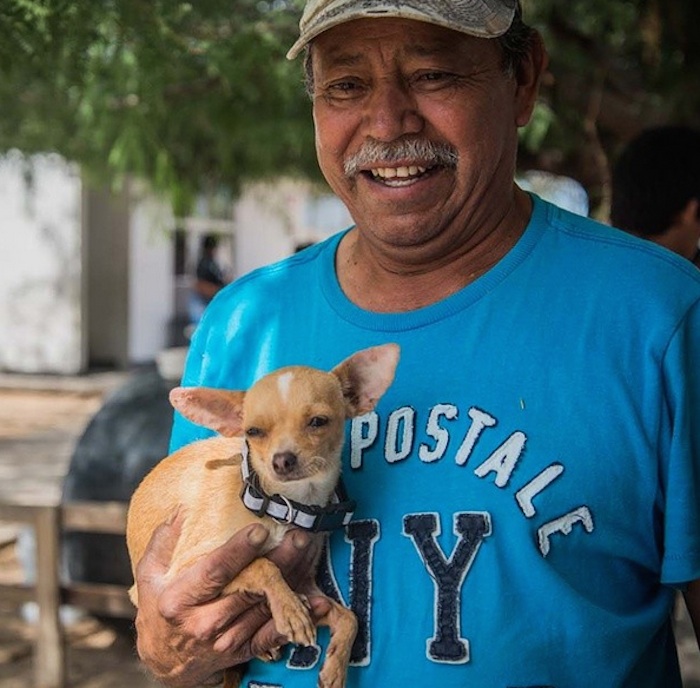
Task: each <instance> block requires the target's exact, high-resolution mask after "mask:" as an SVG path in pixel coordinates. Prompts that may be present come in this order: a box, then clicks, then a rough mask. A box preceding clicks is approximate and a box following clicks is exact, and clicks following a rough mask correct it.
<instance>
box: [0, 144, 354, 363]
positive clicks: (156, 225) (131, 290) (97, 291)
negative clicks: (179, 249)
mask: <svg viewBox="0 0 700 688" xmlns="http://www.w3.org/2000/svg"><path fill="white" fill-rule="evenodd" d="M206 210H207V209H206V208H205V209H204V210H203V211H202V209H198V212H199V214H198V215H197V216H196V217H193V218H184V219H183V220H180V221H178V223H177V226H179V227H181V228H183V230H184V231H185V250H186V254H187V255H186V258H187V259H186V261H185V264H186V272H187V273H188V274H177V272H178V271H177V270H176V266H175V263H176V259H175V227H176V222H175V220H174V218H173V217H172V214H171V213H170V211H169V210H168V206H167V204H166V203H164V202H163V201H161V200H158V199H155V198H154V197H153V196H151V195H149V194H148V193H146V192H145V191H144V190H143V189H142V188H139V187H136V186H134V185H132V186H130V187H127V188H125V189H124V190H123V191H122V192H120V193H115V192H109V191H106V190H95V189H92V188H88V187H87V186H85V185H84V184H83V183H82V182H81V178H80V172H79V169H78V168H77V167H76V166H74V165H71V164H69V163H67V162H66V161H65V160H63V159H62V158H60V157H58V156H52V155H40V156H31V157H24V156H22V155H21V154H19V153H17V154H10V155H8V156H5V157H3V158H0V371H2V370H5V371H10V372H26V373H58V374H76V373H79V372H83V371H85V370H87V369H94V368H96V367H109V368H120V369H124V368H128V367H130V366H132V365H134V364H142V363H150V362H151V361H154V360H156V359H157V358H158V355H159V353H160V352H162V351H163V350H164V349H166V348H168V347H170V346H172V345H176V346H182V345H183V344H186V340H185V341H184V342H183V337H182V333H183V332H185V331H186V325H187V313H186V312H183V310H184V309H185V308H184V307H185V305H186V302H187V298H186V296H187V295H186V291H187V289H188V288H189V283H190V281H191V275H192V273H193V271H194V266H195V265H196V257H197V253H198V247H199V241H200V239H201V237H202V235H203V234H205V233H208V232H211V231H213V232H216V233H217V234H218V235H219V236H220V237H221V240H222V241H221V244H220V249H221V250H220V253H219V258H220V259H221V261H222V263H223V264H224V267H225V268H226V269H227V272H228V273H229V275H230V276H231V278H236V277H239V276H241V275H243V274H246V273H247V272H250V271H251V270H253V269H255V268H257V267H260V266H262V265H265V264H268V263H272V262H274V261H277V260H280V259H281V258H284V257H285V256H288V255H290V254H291V253H293V252H294V250H295V249H296V247H297V246H298V245H299V244H301V243H307V242H314V241H319V240H321V239H324V238H325V237H326V236H328V235H330V234H331V233H333V232H336V231H338V230H340V229H342V228H343V227H345V226H347V225H348V224H349V223H350V219H349V216H348V215H347V211H346V210H345V209H344V207H343V206H342V204H341V203H340V202H339V201H338V200H337V199H336V198H334V197H332V196H330V195H327V194H321V195H318V194H315V193H314V192H313V190H312V188H311V187H310V186H309V185H308V184H304V183H301V182H292V181H281V182H277V183H275V184H256V185H252V186H250V187H249V188H248V189H247V190H246V192H245V193H244V195H243V196H242V198H240V199H239V200H238V201H237V202H236V203H235V205H234V206H233V207H232V208H231V214H230V215H229V217H228V218H221V217H219V218H218V219H216V220H214V219H211V218H208V217H206V216H205V215H206ZM218 214H220V213H218ZM176 333H177V334H178V337H175V336H174V334H176ZM175 339H177V341H174V340H175Z"/></svg>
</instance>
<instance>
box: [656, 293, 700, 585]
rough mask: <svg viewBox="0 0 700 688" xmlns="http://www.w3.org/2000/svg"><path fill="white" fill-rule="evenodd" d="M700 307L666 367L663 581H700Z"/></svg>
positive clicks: (677, 335)
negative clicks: (666, 449) (666, 440)
mask: <svg viewBox="0 0 700 688" xmlns="http://www.w3.org/2000/svg"><path fill="white" fill-rule="evenodd" d="M699 355H700V304H699V303H697V302H696V303H695V304H694V305H693V306H692V307H691V309H690V310H689V312H688V313H687V314H686V316H685V317H684V318H683V320H682V321H681V322H680V323H679V325H678V327H677V328H676V330H675V332H674V334H673V337H672V339H671V341H670V343H669V346H668V348H667V351H666V355H665V357H664V362H663V371H664V379H665V388H666V401H667V404H666V408H667V411H666V413H667V419H666V423H667V433H666V436H667V437H668V438H669V441H668V451H667V455H666V456H665V457H662V465H663V467H664V472H665V475H663V476H662V479H663V484H664V488H665V494H664V506H665V509H664V514H665V515H664V529H663V534H664V555H663V561H662V569H661V580H662V582H663V583H667V584H676V585H679V584H683V583H687V582H688V581H691V580H696V579H699V578H700V359H699V358H698V356H699Z"/></svg>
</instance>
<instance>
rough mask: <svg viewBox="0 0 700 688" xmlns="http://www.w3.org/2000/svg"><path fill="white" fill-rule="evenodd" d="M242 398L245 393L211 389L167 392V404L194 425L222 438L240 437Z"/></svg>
mask: <svg viewBox="0 0 700 688" xmlns="http://www.w3.org/2000/svg"><path fill="white" fill-rule="evenodd" d="M244 397H245V392H234V391H229V390H224V389H214V388H212V387H175V389H173V390H172V391H171V392H170V403H171V404H172V405H173V407H174V408H176V409H177V410H178V411H179V412H180V413H181V414H182V415H183V416H185V418H189V419H190V420H191V421H192V422H194V423H197V425H203V426H204V427H206V428H211V429H212V430H216V432H218V433H219V434H220V435H223V436H224V437H236V436H237V435H241V434H243V398H244Z"/></svg>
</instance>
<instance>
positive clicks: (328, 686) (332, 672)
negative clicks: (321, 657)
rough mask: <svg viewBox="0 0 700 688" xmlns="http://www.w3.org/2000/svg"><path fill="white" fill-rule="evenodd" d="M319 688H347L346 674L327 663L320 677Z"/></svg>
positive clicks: (334, 665)
mask: <svg viewBox="0 0 700 688" xmlns="http://www.w3.org/2000/svg"><path fill="white" fill-rule="evenodd" d="M318 688H345V672H344V671H342V670H341V669H340V667H338V665H337V664H333V663H331V664H329V663H328V662H326V663H325V664H324V665H323V668H322V669H321V673H320V674H319V675H318Z"/></svg>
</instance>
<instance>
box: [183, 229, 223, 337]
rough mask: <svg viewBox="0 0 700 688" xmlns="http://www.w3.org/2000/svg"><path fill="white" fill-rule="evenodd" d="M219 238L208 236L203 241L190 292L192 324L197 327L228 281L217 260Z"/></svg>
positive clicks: (212, 235) (213, 235)
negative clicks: (205, 311) (207, 308)
mask: <svg viewBox="0 0 700 688" xmlns="http://www.w3.org/2000/svg"><path fill="white" fill-rule="evenodd" d="M218 246H219V238H218V237H217V236H216V235H215V234H206V235H205V236H203V237H202V239H201V244H200V253H199V259H198V261H197V267H196V269H195V276H194V281H193V283H192V288H191V291H190V304H189V306H190V322H191V324H193V325H196V324H197V323H198V322H199V321H200V320H201V318H202V314H203V313H204V309H205V308H206V307H207V306H208V305H209V303H210V302H211V300H212V299H213V298H214V296H216V294H217V293H218V292H219V291H220V290H221V289H222V287H224V286H226V284H227V283H228V279H227V278H226V275H225V273H224V270H223V269H222V267H221V266H220V265H219V262H218V261H217V259H216V252H217V249H218Z"/></svg>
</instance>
